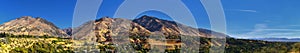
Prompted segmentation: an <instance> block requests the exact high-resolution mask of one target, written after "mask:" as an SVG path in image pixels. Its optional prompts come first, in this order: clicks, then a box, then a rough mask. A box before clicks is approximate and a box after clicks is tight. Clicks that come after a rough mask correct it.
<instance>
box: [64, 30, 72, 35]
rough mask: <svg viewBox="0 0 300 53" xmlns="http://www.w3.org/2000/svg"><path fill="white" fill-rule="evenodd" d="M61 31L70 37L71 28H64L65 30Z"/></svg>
mask: <svg viewBox="0 0 300 53" xmlns="http://www.w3.org/2000/svg"><path fill="white" fill-rule="evenodd" d="M62 31H64V32H65V33H67V34H68V35H72V28H65V29H62Z"/></svg>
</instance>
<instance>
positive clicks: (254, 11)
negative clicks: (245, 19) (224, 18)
mask: <svg viewBox="0 0 300 53" xmlns="http://www.w3.org/2000/svg"><path fill="white" fill-rule="evenodd" d="M238 11H242V12H253V13H256V12H257V11H256V10H242V9H239V10H238Z"/></svg>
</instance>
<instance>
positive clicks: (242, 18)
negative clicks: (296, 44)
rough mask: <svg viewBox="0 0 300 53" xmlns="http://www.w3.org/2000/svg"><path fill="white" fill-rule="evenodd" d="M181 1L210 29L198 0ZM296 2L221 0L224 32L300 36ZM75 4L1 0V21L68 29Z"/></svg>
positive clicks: (106, 11)
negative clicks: (36, 20) (30, 20)
mask: <svg viewBox="0 0 300 53" xmlns="http://www.w3.org/2000/svg"><path fill="white" fill-rule="evenodd" d="M122 2H123V0H104V1H103V3H102V5H101V7H100V9H99V12H98V16H97V17H98V18H100V17H103V16H109V17H113V15H114V12H115V10H116V9H117V8H118V7H119V5H120V4H121V3H122ZM182 2H183V3H185V5H186V6H187V7H188V8H189V9H190V10H191V12H192V13H193V15H194V17H195V19H196V21H197V24H198V27H199V28H206V29H210V24H209V19H208V16H207V14H206V12H205V10H204V8H203V6H202V5H201V3H200V1H199V0H182ZM299 2H300V1H298V0H276V1H275V0H222V4H223V8H224V11H225V15H226V21H227V34H229V35H230V36H233V37H238V38H264V37H276V38H277V37H280V38H282V37H283V38H300V35H299V34H300V22H299V20H300V15H298V14H300V10H299V9H300V6H298V5H300V3H299ZM75 5H76V0H1V1H0V19H1V20H0V23H1V24H2V23H4V22H8V21H10V20H13V19H15V18H18V17H21V16H33V17H43V18H44V19H46V20H48V21H50V22H53V23H54V24H55V25H57V26H58V27H60V28H67V27H71V25H72V17H73V11H74V7H75ZM170 7H172V6H170ZM148 14H149V13H148ZM157 16H158V17H160V16H162V17H165V16H164V15H157ZM162 19H170V18H162Z"/></svg>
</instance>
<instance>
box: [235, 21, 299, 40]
mask: <svg viewBox="0 0 300 53" xmlns="http://www.w3.org/2000/svg"><path fill="white" fill-rule="evenodd" d="M254 28H255V29H253V30H252V31H250V32H246V33H242V34H234V35H235V37H236V38H245V39H247V38H264V37H265V38H266V37H278V38H300V36H299V35H297V34H300V29H289V28H288V27H287V28H284V29H282V28H271V27H269V26H267V24H256V25H255V26H254Z"/></svg>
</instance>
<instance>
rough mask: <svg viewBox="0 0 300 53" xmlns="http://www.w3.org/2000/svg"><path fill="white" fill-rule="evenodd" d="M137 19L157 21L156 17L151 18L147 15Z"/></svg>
mask: <svg viewBox="0 0 300 53" xmlns="http://www.w3.org/2000/svg"><path fill="white" fill-rule="evenodd" d="M138 19H147V20H153V19H158V18H156V17H152V16H148V15H143V16H142V17H140V18H138Z"/></svg>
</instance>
